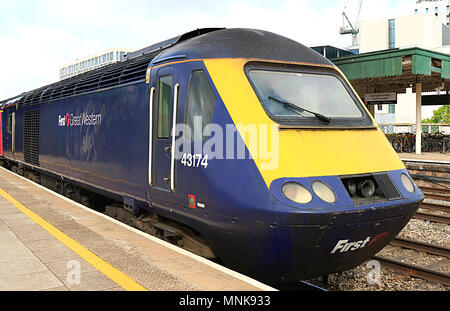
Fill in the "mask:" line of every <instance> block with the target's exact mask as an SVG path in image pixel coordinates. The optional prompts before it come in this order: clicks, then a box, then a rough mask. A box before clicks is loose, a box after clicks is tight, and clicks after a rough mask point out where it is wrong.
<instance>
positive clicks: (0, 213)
mask: <svg viewBox="0 0 450 311" xmlns="http://www.w3.org/2000/svg"><path fill="white" fill-rule="evenodd" d="M16 290H19V291H22V290H25V291H60V290H61V291H68V290H69V291H72V290H81V291H116V290H136V291H140V290H142V291H145V290H148V291H261V290H269V291H270V290H274V289H273V288H271V287H269V286H267V285H265V284H262V283H260V282H258V281H256V280H253V279H251V278H248V277H246V276H244V275H242V274H239V273H237V272H234V271H231V270H229V269H227V268H224V267H222V266H220V265H218V264H215V263H213V262H211V261H208V260H206V259H204V258H201V257H199V256H196V255H194V254H191V253H189V252H187V251H185V250H183V249H180V248H178V247H176V246H174V245H172V244H169V243H166V242H164V241H162V240H159V239H157V238H155V237H153V236H150V235H148V234H146V233H143V232H141V231H139V230H136V229H134V228H131V227H129V226H126V225H124V224H122V223H120V222H118V221H116V220H114V219H111V218H109V217H107V216H105V215H103V214H101V213H99V212H96V211H93V210H90V209H88V208H87V207H84V206H83V205H81V204H78V203H76V202H73V201H71V200H69V199H67V198H65V197H63V196H60V195H59V194H56V193H54V192H51V191H49V190H47V189H45V188H43V187H42V186H40V185H38V184H35V183H33V182H31V181H29V180H27V179H25V178H23V177H21V176H18V175H15V174H13V173H11V172H10V171H7V170H5V169H3V168H0V291H16Z"/></svg>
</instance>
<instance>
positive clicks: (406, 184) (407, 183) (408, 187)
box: [401, 174, 415, 193]
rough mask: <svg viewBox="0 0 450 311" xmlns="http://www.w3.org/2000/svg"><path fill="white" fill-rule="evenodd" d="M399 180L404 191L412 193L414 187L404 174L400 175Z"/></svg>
mask: <svg viewBox="0 0 450 311" xmlns="http://www.w3.org/2000/svg"><path fill="white" fill-rule="evenodd" d="M401 179H402V184H403V187H405V189H406V190H408V192H411V193H414V189H415V187H414V183H413V182H412V181H411V179H410V178H409V177H408V176H407V175H406V174H402V177H401Z"/></svg>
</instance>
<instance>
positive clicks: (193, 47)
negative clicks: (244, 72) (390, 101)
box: [153, 28, 334, 66]
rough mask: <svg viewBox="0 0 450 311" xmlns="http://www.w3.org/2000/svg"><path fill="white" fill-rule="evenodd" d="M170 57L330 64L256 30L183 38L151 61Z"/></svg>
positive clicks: (283, 39) (301, 47) (287, 41)
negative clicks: (183, 39) (184, 39)
mask: <svg viewBox="0 0 450 311" xmlns="http://www.w3.org/2000/svg"><path fill="white" fill-rule="evenodd" d="M171 58H186V59H206V58H258V59H265V60H275V61H285V62H298V63H312V64H323V65H332V66H334V65H333V64H332V63H331V62H330V61H329V60H327V59H326V58H325V57H323V56H322V55H320V54H319V53H316V52H315V51H314V50H312V49H310V48H308V47H306V46H304V45H302V44H300V43H298V42H296V41H294V40H291V39H288V38H286V37H283V36H280V35H277V34H274V33H271V32H268V31H264V30H257V29H242V28H234V29H220V30H216V31H214V32H208V33H206V34H203V35H201V36H196V37H193V38H191V39H190V40H186V41H183V42H181V43H178V44H176V45H174V46H173V47H171V48H170V49H167V50H165V51H163V52H162V53H160V54H159V55H158V56H157V57H155V59H154V60H153V62H154V63H157V62H160V61H162V60H166V59H171Z"/></svg>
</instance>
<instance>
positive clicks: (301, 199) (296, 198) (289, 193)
mask: <svg viewBox="0 0 450 311" xmlns="http://www.w3.org/2000/svg"><path fill="white" fill-rule="evenodd" d="M282 190H283V193H284V195H285V196H286V198H288V199H289V200H291V201H293V202H295V203H300V204H307V203H309V202H311V201H312V198H313V197H312V194H311V192H309V190H308V189H306V188H305V187H303V186H302V185H300V184H298V183H296V182H288V183H285V184H284V185H283V189H282Z"/></svg>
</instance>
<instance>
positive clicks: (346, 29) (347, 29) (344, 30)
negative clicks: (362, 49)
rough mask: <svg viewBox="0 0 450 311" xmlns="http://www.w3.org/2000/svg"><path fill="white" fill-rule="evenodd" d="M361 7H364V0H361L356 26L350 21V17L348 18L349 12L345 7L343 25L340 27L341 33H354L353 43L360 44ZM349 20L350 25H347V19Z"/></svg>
mask: <svg viewBox="0 0 450 311" xmlns="http://www.w3.org/2000/svg"><path fill="white" fill-rule="evenodd" d="M361 8H362V0H359V7H358V16H357V18H356V23H355V26H353V24H352V23H351V22H350V19H349V18H348V16H347V14H346V13H345V9H346V8H344V12H342V16H343V18H342V19H343V26H342V27H341V28H340V29H339V33H340V34H341V35H348V34H351V35H352V45H358V43H359V42H358V34H359V16H360V15H361ZM346 20H347V23H348V25H349V26H350V27H348V26H346V25H345V21H346Z"/></svg>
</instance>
